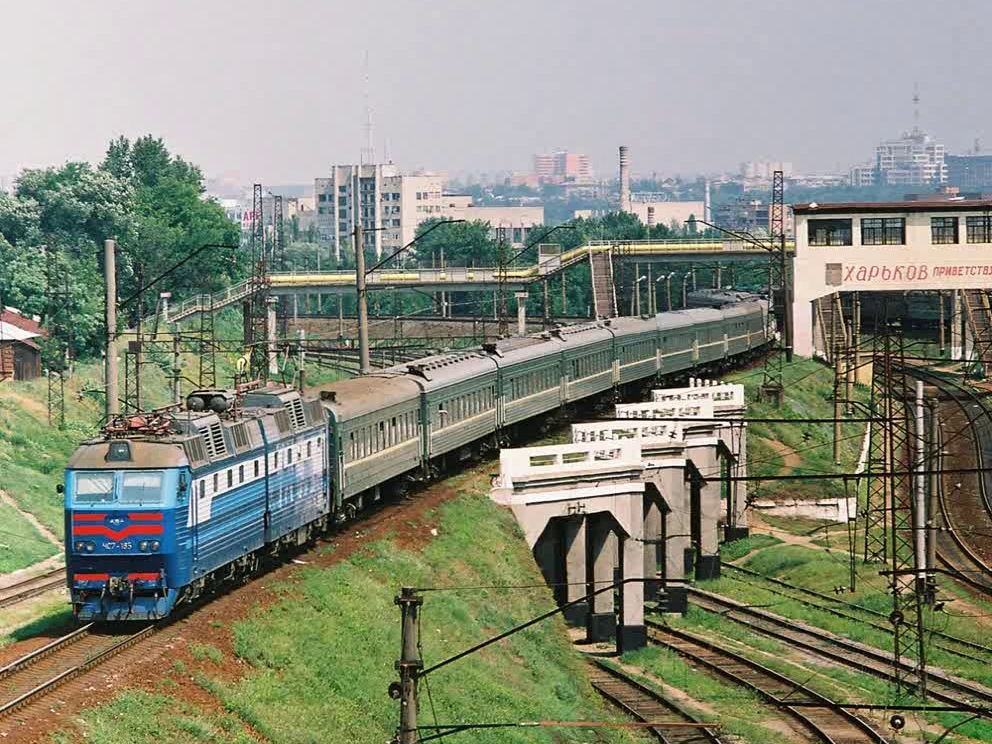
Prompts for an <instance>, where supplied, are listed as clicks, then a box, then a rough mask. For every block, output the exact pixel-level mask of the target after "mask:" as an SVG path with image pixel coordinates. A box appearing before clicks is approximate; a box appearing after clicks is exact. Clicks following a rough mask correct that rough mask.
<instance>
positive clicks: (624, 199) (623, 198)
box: [620, 145, 630, 212]
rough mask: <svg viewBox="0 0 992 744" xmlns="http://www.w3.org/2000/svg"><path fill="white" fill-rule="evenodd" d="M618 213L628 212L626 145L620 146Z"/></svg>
mask: <svg viewBox="0 0 992 744" xmlns="http://www.w3.org/2000/svg"><path fill="white" fill-rule="evenodd" d="M620 211H621V212H630V161H629V159H628V157H627V147H626V145H620Z"/></svg>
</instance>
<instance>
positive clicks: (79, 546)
mask: <svg viewBox="0 0 992 744" xmlns="http://www.w3.org/2000/svg"><path fill="white" fill-rule="evenodd" d="M72 547H73V549H74V550H75V551H76V552H77V553H82V552H83V551H84V550H86V541H85V540H76V543H75V544H74V545H73V546H72Z"/></svg>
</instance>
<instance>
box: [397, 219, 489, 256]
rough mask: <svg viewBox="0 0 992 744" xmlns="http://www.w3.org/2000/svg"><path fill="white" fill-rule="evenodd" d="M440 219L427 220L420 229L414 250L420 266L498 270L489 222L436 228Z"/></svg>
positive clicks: (459, 223) (465, 223)
mask: <svg viewBox="0 0 992 744" xmlns="http://www.w3.org/2000/svg"><path fill="white" fill-rule="evenodd" d="M439 222H441V219H440V218H434V219H429V220H424V221H423V222H421V223H420V224H419V225H418V226H417V232H416V237H417V243H416V245H415V246H414V248H415V249H416V254H417V263H418V264H419V265H420V266H424V267H431V266H440V265H441V257H442V256H443V257H444V265H445V266H496V265H497V264H498V263H499V260H498V258H497V244H496V240H495V239H494V238H493V236H492V235H491V229H490V227H489V223H488V222H481V221H479V220H476V221H475V222H458V223H455V224H451V225H441V226H440V227H437V224H438V223H439Z"/></svg>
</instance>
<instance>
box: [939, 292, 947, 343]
mask: <svg viewBox="0 0 992 744" xmlns="http://www.w3.org/2000/svg"><path fill="white" fill-rule="evenodd" d="M937 312H938V314H939V316H940V320H939V321H938V323H937V329H938V331H937V334H938V343H939V345H940V356H944V349H945V347H946V346H947V343H946V342H947V339H946V337H945V336H944V293H943V292H942V291H941V290H939V289H938V290H937Z"/></svg>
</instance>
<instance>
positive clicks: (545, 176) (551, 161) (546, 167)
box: [534, 153, 555, 182]
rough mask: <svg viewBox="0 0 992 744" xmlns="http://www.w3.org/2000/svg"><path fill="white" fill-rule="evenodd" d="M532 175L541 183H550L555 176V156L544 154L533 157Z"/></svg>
mask: <svg viewBox="0 0 992 744" xmlns="http://www.w3.org/2000/svg"><path fill="white" fill-rule="evenodd" d="M534 175H535V176H537V177H538V178H539V179H541V180H542V181H548V182H550V181H551V179H553V178H554V175H555V156H554V155H548V154H547V153H544V154H543V155H535V156H534Z"/></svg>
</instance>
